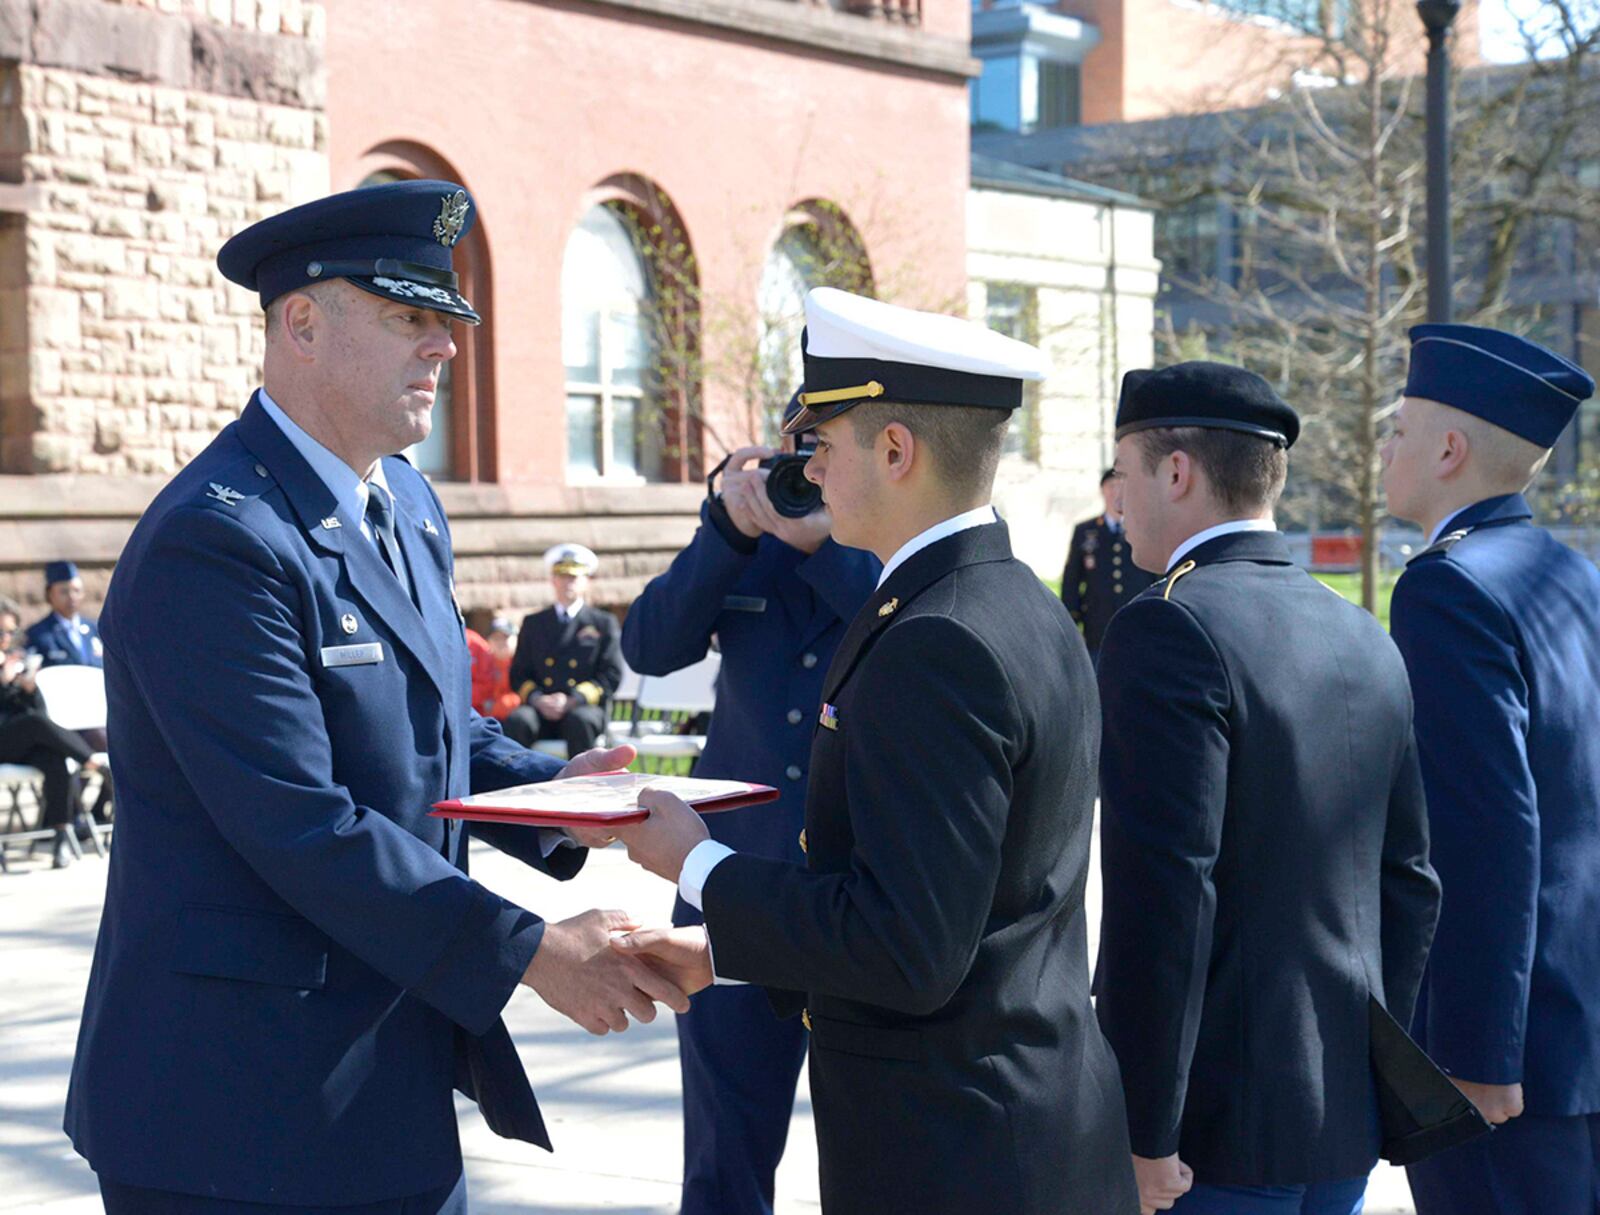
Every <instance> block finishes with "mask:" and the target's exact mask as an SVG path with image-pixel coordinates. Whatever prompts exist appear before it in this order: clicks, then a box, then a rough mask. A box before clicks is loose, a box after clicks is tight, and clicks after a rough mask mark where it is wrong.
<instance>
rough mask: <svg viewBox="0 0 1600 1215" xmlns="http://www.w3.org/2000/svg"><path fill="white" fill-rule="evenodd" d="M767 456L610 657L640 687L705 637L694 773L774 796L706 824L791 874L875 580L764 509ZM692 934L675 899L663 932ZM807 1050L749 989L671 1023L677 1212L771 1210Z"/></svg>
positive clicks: (816, 528)
mask: <svg viewBox="0 0 1600 1215" xmlns="http://www.w3.org/2000/svg"><path fill="white" fill-rule="evenodd" d="M795 412H798V402H795ZM771 454H773V453H771V452H770V451H769V450H768V449H766V448H759V447H747V448H741V449H740V450H738V451H736V452H734V453H733V454H732V455H731V456H729V458H728V461H727V466H726V471H725V472H724V474H723V479H722V488H721V493H720V494H717V495H715V496H711V497H708V498H707V500H706V503H705V505H704V506H703V507H702V508H701V512H700V517H701V524H700V530H699V531H698V532H696V533H695V537H694V540H693V541H691V542H690V544H689V547H688V548H686V549H684V550H683V552H681V553H679V554H678V556H677V557H676V558H675V559H674V560H673V563H672V568H671V569H669V570H667V572H666V573H664V574H662V575H661V576H660V577H658V578H656V579H655V580H654V581H652V582H651V583H650V585H649V586H647V587H646V588H645V590H644V594H643V595H641V596H640V597H639V598H638V599H637V600H636V601H635V602H634V604H633V607H632V608H631V609H630V610H629V612H628V619H627V621H626V622H625V623H624V624H623V627H622V652H623V654H624V656H625V657H626V658H627V660H628V664H629V665H630V666H632V667H633V669H634V670H636V671H639V672H640V673H641V674H644V675H665V674H667V673H669V672H671V671H676V670H678V669H679V668H681V667H685V666H688V665H689V664H690V663H693V662H697V661H699V660H700V659H701V658H703V657H705V654H706V650H707V649H708V648H709V647H710V644H711V640H712V637H713V636H715V637H716V639H717V641H718V644H719V645H720V647H721V650H722V667H721V671H720V673H719V675H718V676H717V711H716V713H715V714H714V715H713V716H712V719H711V730H710V734H709V735H708V737H707V739H706V749H705V754H704V755H702V756H701V758H700V762H699V764H698V765H697V766H696V768H695V773H696V775H699V776H708V777H737V778H740V779H744V780H755V781H761V782H763V783H765V784H770V785H774V786H776V787H777V789H778V790H779V792H780V797H779V800H778V801H777V802H776V803H775V804H772V805H766V806H754V807H751V808H749V809H747V810H735V811H733V812H732V813H729V814H717V815H713V816H711V817H710V818H708V819H707V820H706V825H707V826H708V827H709V828H710V830H711V837H712V838H713V839H716V840H720V841H721V842H722V843H724V844H726V845H727V846H729V847H730V848H734V849H736V850H738V851H740V852H747V853H750V854H752V855H755V856H764V857H771V858H773V859H776V860H786V861H789V862H790V863H791V864H796V865H798V864H802V863H803V862H804V859H805V857H804V853H803V844H802V842H801V839H800V829H801V827H802V826H803V825H804V813H805V800H806V775H807V772H808V770H809V769H810V766H811V764H810V760H811V733H812V727H813V726H814V724H815V723H816V719H817V712H818V709H819V708H820V706H821V704H822V677H823V675H824V674H826V672H827V670H828V664H829V663H830V662H831V661H832V660H833V652H834V650H835V649H836V648H838V645H839V640H840V638H841V637H843V636H844V631H845V627H846V626H847V625H848V624H849V622H850V621H851V620H852V619H854V617H855V615H856V612H857V611H858V610H859V609H860V608H861V605H862V604H863V603H865V602H866V600H867V597H868V596H869V595H871V594H872V591H873V588H874V587H876V585H877V582H878V573H879V571H880V569H881V568H882V567H881V565H880V564H879V561H878V559H877V558H876V557H874V556H873V555H872V554H871V553H868V552H864V551H862V550H860V549H852V548H845V547H843V546H842V545H840V544H838V543H836V542H835V541H834V540H833V539H832V538H831V536H830V534H829V532H830V529H831V526H832V521H831V519H830V517H829V515H828V512H827V510H826V509H824V508H822V506H821V501H820V499H818V502H817V509H816V510H814V511H812V512H811V513H810V514H808V515H805V516H803V517H800V518H791V517H787V516H784V515H780V514H779V513H778V512H777V511H776V509H774V507H773V504H772V502H771V501H770V500H769V498H768V495H767V490H766V478H767V473H768V470H766V469H762V468H754V467H746V465H749V464H751V463H753V462H754V461H756V460H759V459H761V458H762V457H765V456H768V455H771ZM701 922H702V916H701V913H700V911H699V909H698V908H695V907H692V906H690V905H689V904H688V903H686V902H684V901H683V900H682V899H681V898H680V899H679V900H678V901H677V905H676V907H675V908H674V911H673V923H674V924H678V925H686V924H699V923H701ZM806 1037H807V1035H806V1030H805V1028H804V1027H803V1026H802V1025H801V1024H800V1020H799V1018H798V1017H789V1018H786V1019H783V1020H779V1019H778V1018H777V1017H775V1016H773V1015H772V1007H771V1005H770V1004H769V1003H768V1002H767V999H766V995H765V993H764V992H763V991H762V990H761V989H760V988H759V987H736V986H734V987H718V988H716V989H714V990H711V991H707V992H706V993H705V994H703V995H701V996H699V997H698V998H697V999H696V1000H695V1001H694V1004H693V1006H692V1007H691V1008H690V1010H689V1011H688V1012H687V1013H685V1014H683V1015H681V1016H680V1017H679V1018H678V1048H679V1055H680V1058H681V1060H682V1064H683V1117H684V1133H683V1149H684V1161H683V1203H682V1213H683V1215H757V1213H758V1212H770V1211H771V1210H772V1201H773V1175H774V1173H775V1171H776V1170H777V1167H778V1162H779V1160H780V1159H781V1158H782V1156H783V1148H784V1143H785V1140H786V1138H787V1136H788V1130H789V1116H790V1113H791V1112H792V1110H793V1108H794V1086H795V1081H796V1080H797V1079H798V1078H799V1075H800V1066H801V1064H802V1063H803V1062H804V1060H805V1053H806Z"/></svg>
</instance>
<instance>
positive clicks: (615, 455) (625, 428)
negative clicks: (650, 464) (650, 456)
mask: <svg viewBox="0 0 1600 1215" xmlns="http://www.w3.org/2000/svg"><path fill="white" fill-rule="evenodd" d="M638 411H639V402H638V400H637V399H636V398H633V397H614V398H612V401H611V471H612V472H614V473H633V474H635V475H637V474H638V472H639V427H638V420H639V415H638Z"/></svg>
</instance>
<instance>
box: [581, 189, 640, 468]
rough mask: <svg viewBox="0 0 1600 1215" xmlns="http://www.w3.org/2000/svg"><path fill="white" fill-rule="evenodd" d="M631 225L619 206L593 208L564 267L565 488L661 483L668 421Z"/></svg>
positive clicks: (636, 241) (634, 226) (634, 230)
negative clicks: (600, 481)
mask: <svg viewBox="0 0 1600 1215" xmlns="http://www.w3.org/2000/svg"><path fill="white" fill-rule="evenodd" d="M642 248H643V245H642V242H641V234H640V232H639V229H638V224H637V221H636V220H635V219H634V217H633V216H632V214H631V213H630V212H629V210H628V209H627V208H626V207H624V206H623V205H621V204H619V203H614V202H607V203H601V204H599V205H597V206H594V207H591V208H589V210H588V211H587V212H586V213H585V214H584V216H583V219H582V220H581V221H580V222H579V224H578V226H577V227H576V228H575V229H574V230H573V233H572V235H571V236H570V237H569V238H568V240H567V249H566V253H565V255H564V257H563V258H562V262H561V351H562V361H563V362H564V363H565V365H566V379H567V473H568V477H569V479H572V480H578V481H581V480H586V479H593V478H606V479H620V480H639V481H659V480H662V479H663V476H662V456H663V446H664V444H663V434H664V424H663V423H664V419H663V416H662V407H661V403H660V394H659V392H658V384H657V379H658V377H657V374H656V373H657V366H658V351H657V346H658V342H657V333H656V325H657V318H656V315H655V299H654V291H653V288H652V281H651V274H650V268H649V266H648V265H647V264H646V262H645V259H644V256H643V254H642V252H641V250H642Z"/></svg>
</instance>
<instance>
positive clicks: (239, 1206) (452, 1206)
mask: <svg viewBox="0 0 1600 1215" xmlns="http://www.w3.org/2000/svg"><path fill="white" fill-rule="evenodd" d="M100 1200H101V1202H102V1203H104V1205H105V1208H106V1215H467V1177H466V1174H465V1173H463V1174H462V1175H461V1176H460V1177H458V1178H456V1180H455V1181H453V1182H449V1183H447V1184H445V1185H442V1186H440V1187H438V1188H437V1189H433V1190H427V1191H425V1192H423V1193H421V1194H410V1195H407V1196H406V1197H404V1198H389V1199H385V1200H383V1201H380V1202H364V1203H358V1204H357V1205H355V1206H338V1207H303V1206H302V1207H295V1206H285V1205H281V1204H279V1203H275V1202H239V1201H235V1200H232V1199H227V1198H207V1197H205V1196H204V1195H200V1194H177V1193H174V1192H172V1191H171V1190H148V1189H145V1188H144V1187H142V1186H133V1185H123V1184H122V1183H121V1182H119V1181H108V1180H107V1179H106V1178H104V1177H102V1178H100Z"/></svg>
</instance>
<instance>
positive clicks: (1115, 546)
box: [1061, 515, 1156, 654]
mask: <svg viewBox="0 0 1600 1215" xmlns="http://www.w3.org/2000/svg"><path fill="white" fill-rule="evenodd" d="M1155 580H1156V576H1155V575H1154V574H1149V573H1146V572H1145V571H1144V570H1142V569H1140V568H1139V567H1138V566H1137V565H1135V564H1134V563H1133V550H1132V549H1130V548H1129V547H1128V538H1127V535H1126V534H1125V533H1124V532H1123V531H1122V530H1121V529H1120V528H1113V527H1112V526H1111V525H1110V524H1109V523H1107V522H1106V517H1105V516H1104V515H1096V516H1095V517H1094V518H1093V519H1085V520H1084V521H1083V522H1082V523H1080V524H1078V526H1077V527H1075V528H1073V529H1072V543H1071V544H1070V545H1069V546H1068V548H1067V564H1066V567H1065V568H1064V569H1063V570H1062V571H1061V602H1062V603H1064V604H1066V605H1067V611H1069V612H1071V613H1072V619H1073V620H1074V621H1076V622H1077V624H1078V625H1079V626H1080V627H1081V628H1082V629H1083V643H1084V644H1085V645H1087V646H1088V647H1089V653H1091V654H1096V653H1098V652H1099V650H1100V643H1101V642H1102V641H1103V640H1104V639H1105V635H1106V625H1108V624H1110V623H1111V618H1112V617H1113V616H1115V615H1116V614H1117V612H1118V611H1119V610H1120V609H1121V608H1122V605H1123V604H1125V603H1131V602H1132V601H1133V598H1134V596H1136V595H1137V594H1138V593H1139V592H1140V591H1142V590H1144V588H1145V587H1147V586H1149V585H1150V584H1151V583H1152V582H1154V581H1155Z"/></svg>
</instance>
